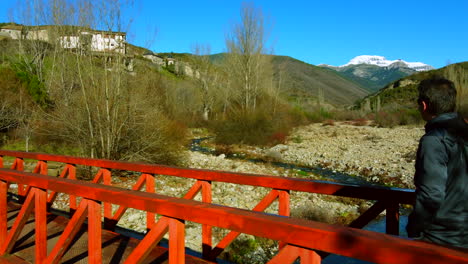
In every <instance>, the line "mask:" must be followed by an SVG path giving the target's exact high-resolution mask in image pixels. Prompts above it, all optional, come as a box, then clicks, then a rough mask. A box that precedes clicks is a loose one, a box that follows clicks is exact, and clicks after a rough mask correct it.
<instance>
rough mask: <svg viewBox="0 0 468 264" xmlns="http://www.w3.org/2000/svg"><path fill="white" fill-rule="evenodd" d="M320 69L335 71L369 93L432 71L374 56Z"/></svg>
mask: <svg viewBox="0 0 468 264" xmlns="http://www.w3.org/2000/svg"><path fill="white" fill-rule="evenodd" d="M321 67H324V68H328V69H331V70H333V71H336V72H337V73H338V74H340V75H341V76H343V77H345V78H348V79H350V80H352V81H354V82H356V83H358V84H360V85H361V86H362V87H364V88H365V89H367V90H368V91H370V92H374V91H378V90H379V89H381V88H383V87H384V86H385V85H387V84H389V83H391V82H394V81H396V80H398V79H401V78H403V77H406V76H409V75H411V74H414V73H416V72H424V71H429V70H433V69H434V68H433V67H432V66H430V65H427V64H425V63H422V62H406V61H404V60H401V59H398V60H387V59H386V58H385V57H383V56H374V55H361V56H357V57H354V58H353V59H351V60H350V61H349V62H348V63H346V64H344V65H341V66H330V65H321Z"/></svg>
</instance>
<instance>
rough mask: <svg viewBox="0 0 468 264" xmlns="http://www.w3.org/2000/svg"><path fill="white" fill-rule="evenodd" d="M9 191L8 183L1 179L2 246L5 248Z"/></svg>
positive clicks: (0, 231) (0, 242) (0, 232)
mask: <svg viewBox="0 0 468 264" xmlns="http://www.w3.org/2000/svg"><path fill="white" fill-rule="evenodd" d="M7 192H8V183H7V182H5V181H0V248H3V246H4V243H5V241H6V237H7V234H8V233H7V230H8V207H7Z"/></svg>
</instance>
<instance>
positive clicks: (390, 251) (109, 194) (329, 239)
mask: <svg viewBox="0 0 468 264" xmlns="http://www.w3.org/2000/svg"><path fill="white" fill-rule="evenodd" d="M0 180H4V181H10V182H18V183H23V184H28V185H31V186H34V187H37V188H42V189H49V190H54V191H58V192H63V193H68V194H72V195H77V196H81V197H84V198H86V199H92V200H99V201H103V202H109V203H113V204H120V205H123V206H126V207H132V208H135V209H139V210H143V211H149V212H154V213H158V214H162V215H166V216H169V217H172V218H177V219H184V220H187V221H192V222H197V223H201V224H207V225H212V226H218V227H221V228H226V229H230V230H234V231H238V232H243V233H247V234H251V235H255V236H260V237H267V238H270V239H274V240H279V241H284V242H286V243H288V244H292V245H296V246H300V247H304V248H311V249H316V250H321V251H325V252H331V253H335V254H339V255H343V256H348V257H353V258H357V259H362V260H366V261H371V262H376V263H447V264H448V263H464V262H468V253H466V252H461V251H458V250H454V249H450V248H445V247H441V246H437V245H433V244H428V243H424V242H418V241H412V240H406V239H401V238H397V237H393V236H390V235H385V234H378V233H375V232H370V231H365V230H358V229H353V228H347V227H340V226H334V225H328V224H324V223H318V222H313V221H307V220H300V219H290V218H285V217H280V216H273V215H268V214H262V213H258V212H252V211H248V210H242V209H237V208H231V207H225V206H218V205H212V204H207V203H202V202H197V201H192V200H186V199H181V198H173V197H167V196H164V195H159V194H150V193H143V192H137V191H131V190H125V189H120V188H117V187H112V186H105V185H96V184H93V183H89V182H78V181H74V180H69V179H60V178H55V177H50V176H44V175H40V174H32V173H25V172H18V171H13V170H8V169H0Z"/></svg>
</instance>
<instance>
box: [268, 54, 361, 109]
mask: <svg viewBox="0 0 468 264" xmlns="http://www.w3.org/2000/svg"><path fill="white" fill-rule="evenodd" d="M272 61H273V67H274V70H275V74H276V75H277V76H279V74H280V72H281V78H282V85H283V86H284V88H285V89H286V90H287V91H290V92H291V93H292V94H298V95H302V94H306V95H311V96H317V95H318V94H319V91H320V90H321V89H322V90H323V95H324V99H325V102H328V103H331V104H334V105H348V104H352V103H353V102H355V101H356V100H357V99H360V98H362V97H364V96H366V95H367V94H368V92H367V91H366V90H365V89H363V88H362V87H361V86H360V85H359V84H357V83H354V82H352V81H350V80H348V79H346V78H344V77H342V76H340V75H339V74H337V73H336V72H334V71H330V70H327V69H324V68H322V67H317V66H314V65H311V64H307V63H305V62H302V61H299V60H296V59H294V58H291V57H287V56H274V58H273V60H272Z"/></svg>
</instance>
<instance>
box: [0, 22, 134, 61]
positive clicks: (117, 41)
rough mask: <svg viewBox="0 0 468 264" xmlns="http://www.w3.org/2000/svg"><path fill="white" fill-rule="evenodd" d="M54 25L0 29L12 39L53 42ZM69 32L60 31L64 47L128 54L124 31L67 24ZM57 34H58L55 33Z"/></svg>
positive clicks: (60, 40)
mask: <svg viewBox="0 0 468 264" xmlns="http://www.w3.org/2000/svg"><path fill="white" fill-rule="evenodd" d="M53 29H55V28H54V26H31V27H26V26H20V25H6V26H4V27H2V28H1V29H0V32H1V33H2V35H8V36H9V37H10V38H12V39H28V40H42V41H45V42H52V40H51V39H56V37H51V36H53V35H54V34H53V32H54V30H53ZM66 29H67V30H66V31H68V32H69V33H66V34H61V33H59V36H58V37H57V38H58V43H60V46H61V47H62V48H64V49H77V50H89V51H92V52H113V53H120V54H126V34H125V33H123V32H111V31H98V30H93V29H89V28H84V27H75V26H67V27H66ZM55 36H56V35H55Z"/></svg>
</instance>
